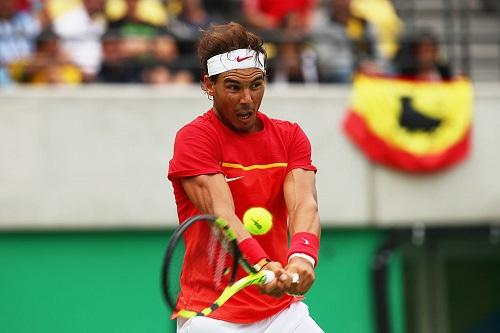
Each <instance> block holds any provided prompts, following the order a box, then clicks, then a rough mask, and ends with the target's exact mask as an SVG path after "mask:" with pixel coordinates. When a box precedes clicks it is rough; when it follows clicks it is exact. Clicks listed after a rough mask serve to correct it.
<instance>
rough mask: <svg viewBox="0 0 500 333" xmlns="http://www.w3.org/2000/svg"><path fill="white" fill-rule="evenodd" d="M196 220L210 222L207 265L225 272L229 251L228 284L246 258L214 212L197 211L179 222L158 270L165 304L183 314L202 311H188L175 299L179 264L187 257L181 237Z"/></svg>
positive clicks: (232, 235) (228, 229) (178, 281)
mask: <svg viewBox="0 0 500 333" xmlns="http://www.w3.org/2000/svg"><path fill="white" fill-rule="evenodd" d="M197 223H207V224H209V225H210V226H211V227H210V230H211V234H210V235H209V236H208V235H207V236H208V237H207V239H208V240H207V244H206V248H207V252H206V253H207V258H208V259H207V265H208V262H211V263H212V265H213V266H214V267H213V269H214V270H215V271H218V273H219V275H223V274H226V271H225V270H227V267H226V266H227V260H226V255H229V257H230V259H229V260H230V261H231V265H230V267H231V268H230V273H231V275H230V278H229V285H231V284H232V283H233V282H234V281H235V278H236V273H237V269H238V263H240V264H241V263H242V262H243V261H245V262H246V260H244V259H242V258H241V253H240V251H239V249H238V246H237V243H236V236H235V234H234V233H233V231H232V230H231V229H230V228H229V226H228V225H227V223H226V222H225V221H223V220H222V219H218V218H217V217H215V216H213V215H197V216H194V217H192V218H189V219H187V220H186V221H184V222H183V223H181V224H180V225H179V226H178V227H177V228H176V229H175V231H174V232H173V233H172V236H171V237H170V240H169V242H168V246H167V249H166V251H165V256H164V259H163V264H162V272H161V290H162V294H163V298H164V300H165V303H166V304H167V306H168V307H169V308H170V309H171V310H172V311H173V312H174V313H178V312H179V311H181V310H182V312H180V313H181V314H182V313H184V314H185V315H182V316H183V317H190V316H194V315H201V314H197V313H191V312H190V311H187V312H186V310H185V309H179V308H178V307H177V301H178V298H179V295H180V293H181V278H182V268H183V266H184V260H185V258H186V248H185V244H184V239H183V238H184V236H185V235H186V233H188V231H189V230H190V229H191V228H192V227H193V225H194V224H197ZM216 244H220V245H221V246H218V247H217V249H218V250H217V251H214V250H213V248H214V247H216ZM247 265H248V266H249V267H251V265H249V264H248V263H246V265H245V264H242V267H243V268H244V269H246V266H247ZM252 269H253V267H252Z"/></svg>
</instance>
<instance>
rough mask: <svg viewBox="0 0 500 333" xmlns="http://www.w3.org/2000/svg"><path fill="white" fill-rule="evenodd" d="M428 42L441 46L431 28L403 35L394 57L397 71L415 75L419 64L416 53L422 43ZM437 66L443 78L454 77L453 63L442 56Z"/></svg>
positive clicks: (401, 73) (404, 74)
mask: <svg viewBox="0 0 500 333" xmlns="http://www.w3.org/2000/svg"><path fill="white" fill-rule="evenodd" d="M426 42H427V43H431V44H433V45H435V46H436V47H437V48H439V46H440V41H439V39H438V37H437V36H436V34H435V33H434V32H433V31H432V30H430V29H422V30H420V31H416V32H410V33H408V34H406V35H403V36H402V37H401V39H400V41H399V50H398V52H397V53H396V55H395V57H394V59H393V61H394V65H395V69H396V72H397V73H398V74H399V75H403V76H415V75H416V74H417V73H418V71H419V64H418V59H417V57H416V54H417V52H418V48H419V47H420V45H421V44H422V43H426ZM435 66H436V70H437V71H438V72H439V74H440V75H441V77H442V78H443V79H446V80H448V79H450V78H451V77H452V72H451V65H450V64H449V63H448V62H446V61H444V60H443V59H442V58H438V59H437V61H436V64H435Z"/></svg>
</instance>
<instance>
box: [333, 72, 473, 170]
mask: <svg viewBox="0 0 500 333" xmlns="http://www.w3.org/2000/svg"><path fill="white" fill-rule="evenodd" d="M472 99H473V92H472V85H471V83H470V82H469V81H468V80H467V79H465V78H456V79H453V80H449V81H439V82H438V81H427V80H425V81H424V80H411V79H400V78H391V77H380V76H365V75H361V74H360V75H357V76H356V78H355V80H354V83H353V93H352V100H351V105H350V108H349V110H348V112H347V115H346V117H345V119H344V123H343V127H344V131H345V133H346V135H347V136H348V137H349V138H350V139H351V140H352V141H353V142H354V143H355V144H356V145H357V146H358V147H359V148H360V149H361V150H362V151H363V152H364V153H365V154H366V155H367V157H368V158H370V159H371V160H372V161H374V162H377V163H381V164H384V165H387V166H390V167H394V168H397V169H401V170H405V171H410V172H430V171H436V170H440V169H443V168H446V167H448V166H451V165H453V164H455V163H457V162H459V161H461V160H463V159H464V158H465V157H467V155H468V153H469V150H470V142H471V118H472Z"/></svg>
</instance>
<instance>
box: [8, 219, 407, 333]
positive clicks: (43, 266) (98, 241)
mask: <svg viewBox="0 0 500 333" xmlns="http://www.w3.org/2000/svg"><path fill="white" fill-rule="evenodd" d="M384 236H385V233H384V231H381V230H360V229H357V230H346V229H342V230H325V231H324V232H323V235H322V246H321V253H320V264H319V266H318V268H317V281H316V283H315V285H314V287H313V289H312V290H311V291H310V293H309V294H308V296H307V299H306V303H307V304H308V305H309V307H310V311H311V314H312V316H313V317H314V318H315V319H316V320H317V322H318V323H319V324H320V325H321V326H322V328H323V329H324V330H325V332H348V333H372V332H375V326H374V319H373V315H372V295H371V289H370V286H371V284H370V281H371V280H370V266H371V260H372V255H373V253H374V251H375V249H376V247H377V246H378V245H379V244H380V242H381V241H382V240H383V238H384ZM168 237H169V233H168V232H167V231H127V232H116V231H113V232H111V231H110V232H52V233H47V232H44V233H0V332H8V333H24V332H30V333H41V332H44V333H45V332H51V333H57V332H72V333H83V332H120V333H126V332H152V333H154V332H162V333H164V332H169V331H170V330H169V328H170V327H172V324H171V322H169V321H168V320H167V317H168V314H167V310H166V308H165V306H164V304H163V301H162V299H161V295H160V287H159V270H160V266H161V260H162V256H163V252H164V249H165V246H166V242H167V240H168ZM402 289H403V288H402V280H401V260H400V258H399V256H398V255H396V256H394V257H393V261H392V263H391V266H390V299H391V313H392V315H391V317H392V324H393V328H394V332H396V333H398V332H403V327H404V315H403V307H402V303H403V301H402V300H403V297H402V294H401V293H402Z"/></svg>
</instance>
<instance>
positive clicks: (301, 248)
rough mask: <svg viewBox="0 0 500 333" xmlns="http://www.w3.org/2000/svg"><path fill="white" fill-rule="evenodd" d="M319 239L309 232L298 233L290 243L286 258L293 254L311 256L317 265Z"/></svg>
mask: <svg viewBox="0 0 500 333" xmlns="http://www.w3.org/2000/svg"><path fill="white" fill-rule="evenodd" d="M318 252H319V238H318V236H316V235H315V234H313V233H311V232H298V233H296V234H295V235H293V237H292V239H291V241H290V249H289V250H288V257H290V256H291V255H292V254H294V253H304V254H307V255H308V256H311V257H312V258H313V259H314V261H315V262H316V265H318Z"/></svg>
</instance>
